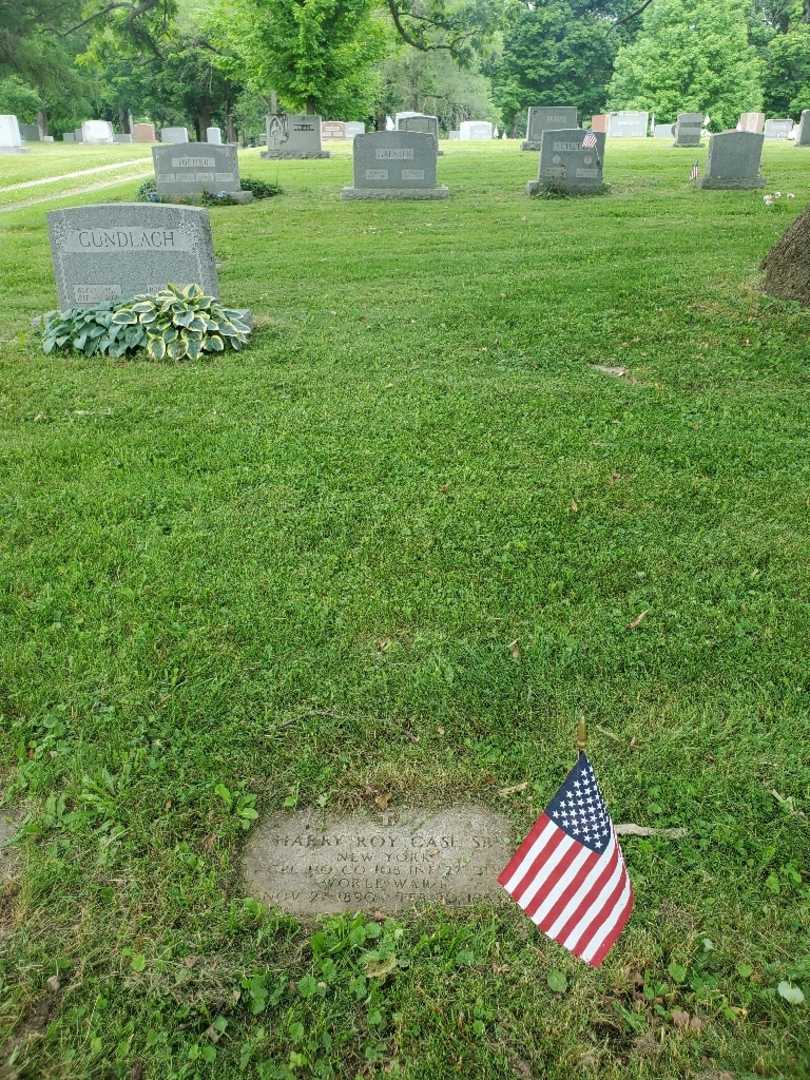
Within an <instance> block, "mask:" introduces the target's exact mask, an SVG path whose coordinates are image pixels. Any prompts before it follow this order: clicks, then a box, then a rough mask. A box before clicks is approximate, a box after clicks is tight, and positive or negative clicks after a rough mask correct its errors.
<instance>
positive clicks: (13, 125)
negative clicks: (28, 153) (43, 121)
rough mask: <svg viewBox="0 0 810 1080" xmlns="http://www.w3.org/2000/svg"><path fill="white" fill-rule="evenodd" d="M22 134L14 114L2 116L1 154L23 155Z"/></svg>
mask: <svg viewBox="0 0 810 1080" xmlns="http://www.w3.org/2000/svg"><path fill="white" fill-rule="evenodd" d="M23 153H25V147H24V146H23V144H22V133H21V131H20V125H19V123H18V122H17V117H16V116H14V114H13V113H2V114H0V154H23Z"/></svg>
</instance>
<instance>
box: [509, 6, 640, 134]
mask: <svg viewBox="0 0 810 1080" xmlns="http://www.w3.org/2000/svg"><path fill="white" fill-rule="evenodd" d="M618 45H619V39H618V38H617V37H616V34H615V33H614V31H613V30H612V29H611V26H610V24H609V23H608V22H607V21H606V20H605V19H604V18H602V17H601V16H599V15H597V14H593V13H591V12H590V11H587V10H586V11H584V12H583V11H581V10H575V8H574V5H573V3H572V2H571V0H551V2H550V3H548V4H542V5H529V4H522V3H515V4H513V5H512V6H511V7H510V8H509V10H508V12H507V15H506V19H505V26H504V31H503V52H502V55H501V56H500V58H499V59H498V60H497V61H496V62H494V63H492V64H491V65H490V66H489V68H488V71H489V73H490V74H491V77H492V95H493V98H494V100H495V103H496V105H497V106H498V108H499V109H500V111H501V115H502V116H503V121H504V124H505V126H506V129H507V131H510V132H523V131H524V130H525V119H526V117H525V112H526V109H527V108H528V106H529V105H559V104H561V103H565V104H566V105H575V106H576V107H577V108H578V109H579V111H580V114H581V115H583V116H589V115H591V114H593V113H595V112H599V111H600V110H601V108H602V106H603V105H604V101H605V94H606V87H607V84H608V80H609V79H610V76H611V73H612V70H613V57H614V55H615V53H616V49H617V47H618Z"/></svg>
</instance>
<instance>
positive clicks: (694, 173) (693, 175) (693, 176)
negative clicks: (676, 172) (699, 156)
mask: <svg viewBox="0 0 810 1080" xmlns="http://www.w3.org/2000/svg"><path fill="white" fill-rule="evenodd" d="M699 176H700V162H699V161H694V162H693V163H692V169H691V172H690V173H689V179H690V180H691V181H692V183H693V184H694V182H695V180H697V178H698V177H699Z"/></svg>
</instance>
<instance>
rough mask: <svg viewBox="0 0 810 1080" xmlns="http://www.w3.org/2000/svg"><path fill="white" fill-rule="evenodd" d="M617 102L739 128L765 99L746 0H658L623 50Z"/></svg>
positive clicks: (613, 101) (615, 81)
mask: <svg viewBox="0 0 810 1080" xmlns="http://www.w3.org/2000/svg"><path fill="white" fill-rule="evenodd" d="M609 103H610V107H611V108H616V109H647V110H649V111H650V112H654V113H655V115H656V116H658V117H660V118H661V119H662V120H674V119H675V117H676V116H677V114H678V113H679V112H683V111H699V112H705V113H707V114H708V115H709V116H710V117H711V120H712V126H713V127H714V128H715V129H717V128H724V127H733V126H734V125H735V124H736V122H737V118H738V116H739V114H740V113H741V112H745V111H747V110H752V109H759V108H760V106H761V105H762V65H761V63H760V61H759V59H758V57H757V54H756V50H755V49H754V48H753V46H752V45H751V44H750V43H749V40H748V27H747V21H746V7H745V5H744V3H743V0H655V3H654V4H653V5H652V6H651V7H649V8H648V9H647V10H646V11H645V12H644V15H643V21H642V27H641V30H640V32H639V34H638V37H637V38H636V39H635V41H633V42H631V43H630V44H628V45H625V46H623V47H622V48H621V49H620V50H619V52H618V54H617V56H616V69H615V72H614V75H613V78H612V80H611V83H610V102H609Z"/></svg>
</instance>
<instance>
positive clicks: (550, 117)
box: [520, 105, 579, 150]
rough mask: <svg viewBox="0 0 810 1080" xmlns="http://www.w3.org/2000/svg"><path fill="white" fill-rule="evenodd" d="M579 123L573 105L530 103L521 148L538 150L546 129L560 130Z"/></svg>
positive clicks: (573, 126)
mask: <svg viewBox="0 0 810 1080" xmlns="http://www.w3.org/2000/svg"><path fill="white" fill-rule="evenodd" d="M578 125H579V119H578V115H577V110H576V109H575V108H574V106H573V105H532V106H530V108H529V115H528V118H527V120H526V138H525V139H524V141H523V142H522V143H521V144H520V149H521V150H539V149H540V140H541V138H542V136H543V132H544V131H546V130H547V129H556V130H557V131H562V130H563V129H564V128H565V129H570V128H575V127H577V126H578Z"/></svg>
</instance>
